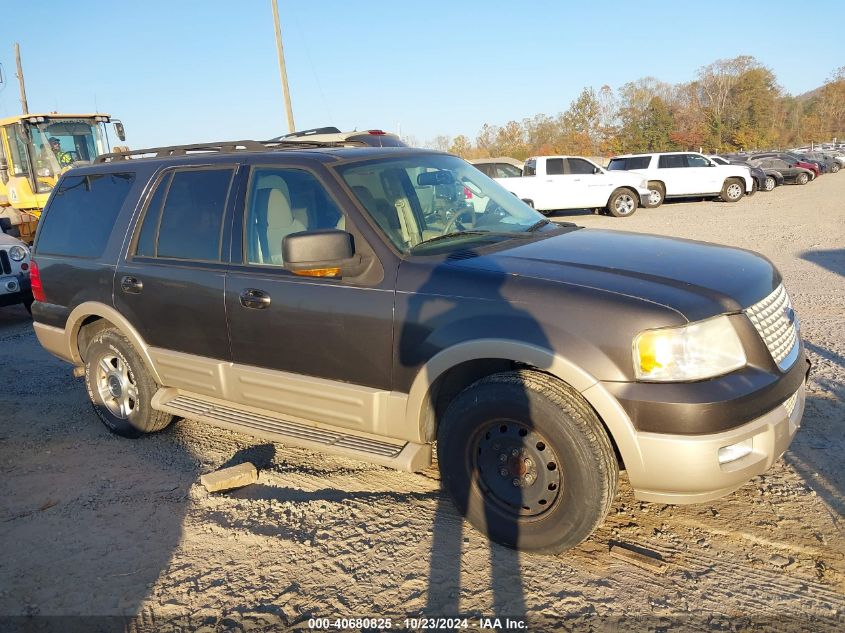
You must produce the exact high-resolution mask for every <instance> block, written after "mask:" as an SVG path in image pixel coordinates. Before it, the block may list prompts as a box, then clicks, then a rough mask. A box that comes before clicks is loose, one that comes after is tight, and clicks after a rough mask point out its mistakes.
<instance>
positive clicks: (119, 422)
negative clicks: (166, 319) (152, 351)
mask: <svg viewBox="0 0 845 633" xmlns="http://www.w3.org/2000/svg"><path fill="white" fill-rule="evenodd" d="M85 387H86V388H87V389H88V397H89V399H90V400H91V405H92V406H93V407H94V412H95V413H96V414H97V416H98V417H99V418H100V420H102V421H103V424H105V425H106V427H107V428H108V429H109V430H110V431H111V432H112V433H115V434H117V435H120V436H122V437H131V438H135V437H140V436H141V435H143V434H144V433H154V432H156V431H161V430H162V429H164V428H165V427H166V426H167V425H168V424H170V423H171V422H172V421H173V416H172V415H170V414H169V413H163V412H161V411H155V410H153V409H152V407H151V406H150V401H151V400H152V397H153V395H154V394H155V392H156V390H157V389H158V385H156V383H155V381H154V380H153V379H152V377H151V376H150V374H149V371H147V367H146V365H145V364H144V361H143V360H142V359H141V357H140V355H139V354H138V352H136V351H135V348H134V347H133V346H132V343H130V342H129V339H127V338H126V337H125V336H124V335H123V334H121V333H120V332H119V331H118V330H116V329H113V328H107V329H104V330H101V331H100V332H98V333H97V334H95V335H94V338H92V339H91V342H90V343H89V344H88V348H87V349H86V352H85ZM116 394H117V395H116Z"/></svg>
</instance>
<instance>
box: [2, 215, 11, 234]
mask: <svg viewBox="0 0 845 633" xmlns="http://www.w3.org/2000/svg"><path fill="white" fill-rule="evenodd" d="M11 230H12V220H11V219H10V218H0V233H8V232H9V231H11Z"/></svg>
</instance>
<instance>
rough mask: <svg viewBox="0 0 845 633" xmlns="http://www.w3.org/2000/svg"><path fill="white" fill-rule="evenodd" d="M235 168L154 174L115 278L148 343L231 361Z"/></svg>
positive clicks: (120, 304)
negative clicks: (229, 279) (229, 278)
mask: <svg viewBox="0 0 845 633" xmlns="http://www.w3.org/2000/svg"><path fill="white" fill-rule="evenodd" d="M235 173H236V166H235V165H230V164H226V165H214V166H202V167H180V168H175V169H167V170H164V171H162V172H160V173H159V174H158V177H157V178H155V183H154V185H153V188H152V189H151V190H150V191H149V192H148V195H147V197H146V201H145V203H144V206H143V208H142V211H141V216H140V219H139V221H138V222H137V223H136V227H135V231H134V232H133V236H132V239H131V241H130V243H129V246H128V248H127V249H126V252H125V256H124V258H123V259H122V260H121V261H120V262H119V264H118V268H117V274H116V275H115V280H114V303H115V307H116V308H117V309H118V311H120V312H121V313H122V314H123V315H125V316H126V317H127V318H128V319H129V320H130V321H131V323H132V324H133V325H134V326H135V328H136V329H137V330H138V332H139V333H140V334H141V337H142V338H143V339H144V340H145V341H146V342H147V344H148V345H151V346H153V347H156V348H162V349H165V350H170V351H176V352H184V353H187V354H193V355H196V356H202V357H206V358H213V359H218V360H229V359H230V358H231V352H230V348H229V339H228V330H227V326H226V312H225V307H224V296H223V292H224V286H225V276H226V266H227V264H226V260H227V259H228V254H229V241H230V239H231V232H230V231H231V205H232V199H233V198H234V195H233V194H234V189H235V183H236V178H235ZM185 366H186V367H187V366H189V363H188V362H186V363H185ZM206 378H208V377H206ZM206 378H202V377H199V376H197V377H194V378H189V380H193V379H196V380H202V381H204V380H206Z"/></svg>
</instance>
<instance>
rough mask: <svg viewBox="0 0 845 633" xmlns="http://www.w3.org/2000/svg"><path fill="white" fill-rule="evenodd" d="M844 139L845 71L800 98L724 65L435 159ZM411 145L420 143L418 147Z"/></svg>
mask: <svg viewBox="0 0 845 633" xmlns="http://www.w3.org/2000/svg"><path fill="white" fill-rule="evenodd" d="M834 137H836V138H839V139H842V138H843V137H845V66H842V67H840V68H838V69H837V70H835V71H834V72H833V74H832V75H831V77H830V78H829V79H828V80H827V81H826V82H825V83H824V85H822V86H821V87H820V88H818V89H816V90H814V91H812V92H810V93H807V94H805V95H801V96H798V97H793V96H791V95H789V94H787V93H785V91H784V90H783V88H781V87H780V86H779V85H778V83H777V79H776V77H775V75H774V73H773V72H772V71H771V69H769V68H767V67H766V66H764V65H762V64H761V63H760V62H758V61H757V60H756V59H755V58H754V57H751V56H740V57H735V58H733V59H720V60H717V61H715V62H713V63H712V64H708V65H707V66H703V67H702V68H700V69H699V70H698V72H697V75H696V78H695V79H694V80H693V81H690V82H688V83H680V84H669V83H666V82H663V81H660V80H658V79H655V78H654V77H644V78H642V79H638V80H636V81H632V82H630V83H627V84H625V85H624V86H622V87H621V88H619V89H618V90H616V91H614V90H613V89H612V88H611V87H610V86H602V87H601V88H600V89H599V90H595V89H594V88H592V87H586V88H584V89H583V90H582V91H581V93H580V94H579V95H578V98H576V99H575V100H574V101H573V102H572V103H571V104H570V105H569V108H567V109H566V110H565V111H564V112H560V113H559V114H558V115H557V116H549V115H547V114H536V115H534V116H533V117H530V118H526V119H523V120H522V121H521V122H520V121H509V122H508V123H506V124H505V125H502V126H499V125H490V124H488V123H485V124H484V125H483V126H482V128H481V130H480V131H479V133H478V135H477V136H476V137H475V139H471V138H469V137H468V136H465V135H458V136H456V137H454V138H453V137H448V136H438V137H436V138H435V139H433V140H432V141H430V142H429V143H428V145H429V146H431V147H434V148H435V149H439V150H443V151H448V152H451V153H453V154H457V155H458V156H462V157H464V158H486V157H491V156H512V157H514V158H519V159H524V158H526V157H528V156H533V155H543V154H572V155H581V156H609V155H614V154H623V153H632V152H651V151H671V150H698V149H699V148H702V149H704V151H706V152H725V151H735V150H755V149H775V148H785V147H794V146H796V145H801V144H805V143H810V142H811V141H814V142H821V141H829V140H831V139H832V138H834ZM412 144H413V143H412Z"/></svg>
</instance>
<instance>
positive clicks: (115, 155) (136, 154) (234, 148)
mask: <svg viewBox="0 0 845 633" xmlns="http://www.w3.org/2000/svg"><path fill="white" fill-rule="evenodd" d="M350 145H353V146H361V145H365V143H360V142H356V141H284V140H271V141H249V140H245V141H220V142H215V143H194V144H191V145H170V146H166V147H149V148H146V149H133V150H127V151H115V152H111V153H109V154H101V155H100V156H97V158H96V159H94V162H95V163H109V162H113V161H117V160H128V159H140V158H166V157H168V156H186V155H188V154H207V153H219V154H229V153H234V152H266V151H274V150H283V149H309V148H310V149H313V148H319V147H349V146H350Z"/></svg>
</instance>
